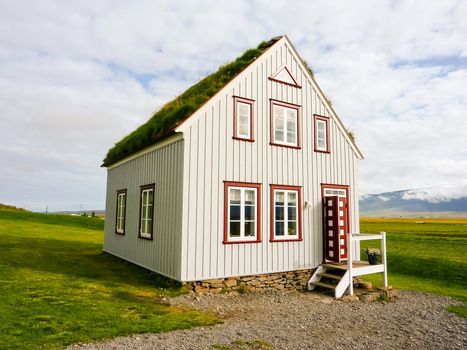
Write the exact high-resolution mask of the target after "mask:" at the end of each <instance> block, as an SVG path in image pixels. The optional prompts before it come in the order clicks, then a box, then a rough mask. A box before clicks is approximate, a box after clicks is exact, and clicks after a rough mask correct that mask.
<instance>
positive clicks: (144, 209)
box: [139, 185, 155, 239]
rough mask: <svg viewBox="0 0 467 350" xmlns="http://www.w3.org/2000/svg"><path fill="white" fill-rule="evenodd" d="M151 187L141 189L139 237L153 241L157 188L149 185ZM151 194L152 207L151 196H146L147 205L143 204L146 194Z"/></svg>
mask: <svg viewBox="0 0 467 350" xmlns="http://www.w3.org/2000/svg"><path fill="white" fill-rule="evenodd" d="M149 186H151V187H149ZM149 186H148V187H146V186H143V188H142V189H141V196H140V222H139V236H140V237H142V238H150V239H152V233H153V231H154V202H155V198H154V196H155V187H154V185H149ZM145 187H146V188H145ZM151 192H152V203H151V205H149V195H148V196H146V203H143V199H144V194H145V193H148V194H149V193H151ZM149 208H150V209H149ZM149 210H151V211H149ZM143 213H144V214H143ZM149 214H151V215H149ZM149 221H151V232H148V223H149Z"/></svg>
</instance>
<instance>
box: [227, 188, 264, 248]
mask: <svg viewBox="0 0 467 350" xmlns="http://www.w3.org/2000/svg"><path fill="white" fill-rule="evenodd" d="M231 190H240V221H239V222H240V236H239V237H231V236H230V223H231V222H232V221H231V220H230V193H231ZM245 191H254V193H255V205H254V213H255V220H254V221H251V220H248V222H254V225H253V226H254V229H255V235H254V236H245V223H246V222H247V221H246V220H245ZM227 192H228V197H227V204H226V205H227V237H226V238H227V242H238V241H241V242H247V241H257V240H258V220H259V217H258V201H259V197H258V189H257V188H256V187H247V186H245V187H243V186H228V187H227ZM235 222H237V221H235Z"/></svg>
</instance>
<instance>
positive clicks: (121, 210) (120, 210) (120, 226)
mask: <svg viewBox="0 0 467 350" xmlns="http://www.w3.org/2000/svg"><path fill="white" fill-rule="evenodd" d="M125 213H126V190H120V191H117V213H116V215H115V221H116V222H115V233H119V234H122V235H124V234H125Z"/></svg>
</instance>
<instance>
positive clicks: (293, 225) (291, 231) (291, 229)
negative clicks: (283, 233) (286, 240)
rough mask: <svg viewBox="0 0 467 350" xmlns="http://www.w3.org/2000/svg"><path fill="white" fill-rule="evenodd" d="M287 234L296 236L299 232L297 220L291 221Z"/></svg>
mask: <svg viewBox="0 0 467 350" xmlns="http://www.w3.org/2000/svg"><path fill="white" fill-rule="evenodd" d="M287 234H288V235H289V236H295V235H296V234H297V223H296V222H295V221H292V222H291V221H289V223H288V229H287Z"/></svg>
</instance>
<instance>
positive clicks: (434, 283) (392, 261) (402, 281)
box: [360, 218, 467, 316]
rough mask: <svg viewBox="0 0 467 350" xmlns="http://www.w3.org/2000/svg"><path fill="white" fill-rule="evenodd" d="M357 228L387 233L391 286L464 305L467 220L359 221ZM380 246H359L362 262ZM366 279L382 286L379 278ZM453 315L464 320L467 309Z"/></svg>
mask: <svg viewBox="0 0 467 350" xmlns="http://www.w3.org/2000/svg"><path fill="white" fill-rule="evenodd" d="M421 221H423V222H424V223H423V224H417V223H416V222H421ZM360 225H361V227H360V231H361V232H364V233H374V232H380V231H385V232H387V250H388V271H389V275H388V276H389V284H390V285H392V286H395V287H397V288H401V289H411V290H420V291H424V292H432V293H437V294H442V295H447V296H450V297H453V298H456V299H459V300H462V301H464V302H465V301H467V220H425V219H373V218H362V219H361V222H360ZM379 244H380V243H379V241H374V242H371V241H364V242H362V259H365V260H366V254H365V253H364V248H365V247H368V246H372V247H379ZM365 279H366V280H370V281H372V282H374V283H376V284H378V285H380V284H381V282H380V281H381V276H380V275H370V276H365ZM462 310H463V311H462ZM453 311H454V310H453ZM456 312H457V313H459V314H463V315H464V316H465V313H466V307H465V306H461V307H460V308H456Z"/></svg>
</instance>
